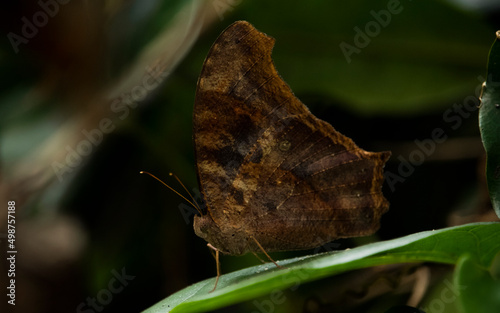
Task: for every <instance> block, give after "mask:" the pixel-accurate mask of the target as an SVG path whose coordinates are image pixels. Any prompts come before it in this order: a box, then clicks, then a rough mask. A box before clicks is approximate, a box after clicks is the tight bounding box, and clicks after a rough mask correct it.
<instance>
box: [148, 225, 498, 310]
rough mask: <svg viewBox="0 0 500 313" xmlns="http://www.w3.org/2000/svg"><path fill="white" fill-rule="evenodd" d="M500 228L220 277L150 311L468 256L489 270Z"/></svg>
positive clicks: (418, 237)
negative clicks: (374, 268)
mask: <svg viewBox="0 0 500 313" xmlns="http://www.w3.org/2000/svg"><path fill="white" fill-rule="evenodd" d="M499 232H500V223H477V224H469V225H466V226H458V227H451V228H446V229H441V230H436V231H425V232H421V233H416V234H412V235H409V236H406V237H402V238H398V239H394V240H388V241H383V242H377V243H373V244H368V245H365V246H362V247H358V248H354V249H349V250H344V251H340V252H335V253H325V254H318V255H310V256H306V257H300V258H293V259H288V260H283V261H279V262H278V263H279V264H280V265H282V266H284V267H286V268H285V269H278V268H276V267H275V266H274V265H272V264H263V265H258V266H254V267H250V268H246V269H243V270H239V271H236V272H233V273H228V274H225V275H222V276H221V277H220V280H219V284H218V286H217V289H216V290H215V291H214V292H212V293H210V290H211V289H212V288H213V286H214V283H215V278H211V279H207V280H204V281H201V282H199V283H196V284H194V285H191V286H189V287H187V288H185V289H183V290H181V291H179V292H177V293H175V294H173V295H171V296H170V297H168V298H166V299H164V300H162V301H160V302H159V303H157V304H156V305H154V306H152V307H151V308H149V309H147V310H146V311H145V312H146V313H153V312H206V311H210V310H214V309H217V308H221V307H225V306H228V305H231V304H235V303H238V302H242V301H246V300H250V299H253V298H256V297H258V296H262V295H266V294H271V296H276V297H278V295H279V294H278V293H279V290H283V289H287V288H295V287H297V286H298V285H299V284H302V283H305V282H309V281H313V280H317V279H321V278H324V277H327V276H332V275H336V274H339V273H342V272H345V271H349V270H354V269H360V268H366V267H370V266H376V265H383V264H393V263H409V262H438V263H446V264H455V263H456V262H458V260H459V258H460V256H462V255H464V254H469V255H471V257H474V259H475V262H476V263H477V264H479V265H481V266H484V267H489V266H490V264H491V262H492V260H493V258H494V257H495V255H496V254H497V253H498V251H500V240H498V233H499Z"/></svg>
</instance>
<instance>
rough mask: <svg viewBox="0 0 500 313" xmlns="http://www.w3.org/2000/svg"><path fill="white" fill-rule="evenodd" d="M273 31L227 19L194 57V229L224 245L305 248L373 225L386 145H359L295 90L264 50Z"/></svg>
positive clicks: (227, 248)
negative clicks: (197, 206) (197, 69)
mask: <svg viewBox="0 0 500 313" xmlns="http://www.w3.org/2000/svg"><path fill="white" fill-rule="evenodd" d="M273 45H274V39H273V38H271V37H268V36H266V35H265V34H263V33H261V32H259V31H257V30H256V29H255V28H254V27H253V26H252V25H250V24H249V23H247V22H244V21H240V22H236V23H234V24H233V25H231V26H230V27H228V28H227V29H226V30H225V31H224V32H223V33H222V34H221V35H220V37H219V38H218V39H217V41H216V42H215V43H214V45H213V46H212V49H211V50H210V52H209V54H208V56H207V58H206V60H205V63H204V65H203V69H202V72H201V74H200V78H199V80H198V89H197V92H196V100H195V106H194V115H193V131H194V144H195V150H196V158H197V166H198V178H199V183H200V186H201V189H202V194H203V196H204V199H205V201H206V207H207V212H206V214H204V215H203V216H201V217H199V216H197V217H195V221H194V229H195V232H196V234H197V235H198V236H200V237H202V238H204V239H205V240H206V241H208V242H209V243H210V244H212V245H213V246H214V247H215V248H217V249H219V250H220V251H222V252H225V253H228V254H235V255H238V254H244V253H246V252H249V251H255V252H260V249H259V248H258V246H257V245H256V243H255V241H254V240H253V239H252V237H254V238H255V239H256V240H257V241H258V242H259V243H260V244H261V245H262V246H263V248H264V249H265V250H266V251H280V250H296V249H308V248H314V247H317V246H319V245H322V244H324V243H327V242H329V241H332V240H334V239H335V238H340V237H354V236H364V235H369V234H372V233H373V232H375V231H376V230H377V229H378V228H379V221H380V217H381V215H382V214H383V213H384V212H386V211H387V209H388V207H389V203H388V202H387V200H386V199H385V198H384V196H383V195H382V192H381V185H382V182H383V166H384V164H385V162H386V161H387V159H388V158H389V156H390V153H389V152H380V153H374V152H367V151H364V150H362V149H360V148H359V147H357V146H356V145H355V144H354V142H353V141H352V140H351V139H349V138H347V137H345V136H343V135H342V134H340V133H339V132H337V131H336V130H335V129H334V128H333V127H332V126H331V125H330V124H328V123H326V122H324V121H322V120H319V119H318V118H316V117H315V116H314V115H312V114H311V112H309V110H308V109H307V107H306V106H305V105H304V104H302V103H301V102H300V100H299V99H297V98H296V97H295V96H294V94H293V93H292V91H291V90H290V88H289V87H288V85H287V84H286V83H285V82H284V81H283V80H282V79H281V77H280V76H279V75H278V73H277V71H276V69H275V68H274V65H273V62H272V60H271V50H272V48H273Z"/></svg>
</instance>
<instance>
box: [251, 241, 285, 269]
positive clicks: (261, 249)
mask: <svg viewBox="0 0 500 313" xmlns="http://www.w3.org/2000/svg"><path fill="white" fill-rule="evenodd" d="M251 237H252V239H253V241H255V243H256V244H257V246H258V247H259V249H260V251H262V252H263V253H264V254H265V255H266V256H267V258H268V259H269V261H271V262H273V263H274V265H276V267H277V268H283V266H281V265H278V263H276V261H275V260H273V258H271V256H270V255H269V254H267V252H266V250H264V248H263V247H262V245H261V244H260V243H259V242H258V241H257V239H255V237H254V236H251ZM252 253H253V254H254V255H255V256H256V257H257V258H258V259H259V260H261V261H262V262H263V260H262V259H261V258H260V257H258V256H257V254H255V252H253V251H252Z"/></svg>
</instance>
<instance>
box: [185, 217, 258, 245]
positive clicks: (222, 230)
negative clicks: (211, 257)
mask: <svg viewBox="0 0 500 313" xmlns="http://www.w3.org/2000/svg"><path fill="white" fill-rule="evenodd" d="M193 227H194V232H195V234H196V235H197V236H198V237H200V238H203V239H205V241H206V242H208V243H210V244H211V245H212V246H214V247H215V248H217V250H219V251H221V252H222V253H225V254H231V255H241V254H245V253H246V252H248V236H246V234H245V233H244V232H238V231H236V230H235V229H233V228H232V227H231V226H228V225H217V223H215V221H214V220H213V219H212V217H211V216H210V214H205V215H202V216H199V215H195V217H194V223H193Z"/></svg>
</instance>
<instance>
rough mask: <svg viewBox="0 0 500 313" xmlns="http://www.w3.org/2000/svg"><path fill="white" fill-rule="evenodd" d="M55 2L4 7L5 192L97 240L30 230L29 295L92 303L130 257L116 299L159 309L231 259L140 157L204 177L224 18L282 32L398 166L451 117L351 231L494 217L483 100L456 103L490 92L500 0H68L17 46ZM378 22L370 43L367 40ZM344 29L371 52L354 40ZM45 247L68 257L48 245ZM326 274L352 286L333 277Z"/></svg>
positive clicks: (288, 67) (1, 105)
mask: <svg viewBox="0 0 500 313" xmlns="http://www.w3.org/2000/svg"><path fill="white" fill-rule="evenodd" d="M49 2H50V1H47V2H44V3H49ZM50 3H58V2H50ZM52 9H53V10H54V7H52ZM43 10H44V9H43V8H42V7H41V6H40V4H39V3H38V2H33V1H19V2H9V3H6V4H4V10H3V11H0V13H1V14H2V16H1V17H2V25H1V30H2V34H3V38H4V40H3V41H2V42H1V43H0V66H1V68H2V70H1V75H2V88H1V90H0V162H1V163H0V169H1V178H2V181H1V182H2V185H1V186H2V187H1V188H2V189H1V196H2V199H3V198H7V199H8V200H11V199H14V200H16V201H17V202H19V204H20V205H19V215H18V216H19V219H20V220H19V223H20V225H23V224H24V223H25V225H28V222H30V223H29V225H33V224H36V223H41V222H42V221H43V222H44V223H45V222H47V223H49V225H51V224H50V223H52V222H54V221H58V219H57V218H59V217H61V216H64V217H68V216H69V217H71V218H72V219H73V220H74V221H76V222H75V224H68V225H67V227H68V228H67V229H68V231H69V233H70V234H73V235H75V236H77V235H78V236H77V237H78V238H84V239H82V240H84V242H85V245H84V247H85V248H84V249H80V250H78V251H77V252H74V254H71V257H69V256H68V255H69V254H65V251H68V250H70V249H69V248H67V246H66V245H64V244H67V245H69V246H72V247H77V246H79V245H77V244H76V243H74V244H72V242H71V240H70V238H73V237H72V236H68V235H60V234H59V233H52V232H51V230H53V229H55V227H47V228H43V229H44V230H43V231H41V230H39V229H40V228H36V227H31V226H30V227H26V228H24V230H23V232H22V233H23V234H25V236H24V238H25V239H23V237H22V236H21V237H20V239H19V241H20V244H21V243H23V242H24V243H28V242H34V243H37V244H38V245H39V246H43V247H45V249H40V250H36V249H35V250H32V249H30V248H28V245H27V244H25V245H24V246H25V247H26V248H25V250H24V253H26V254H28V252H30V253H32V254H29V255H31V256H33V257H30V260H33V261H31V262H28V261H26V262H27V263H25V264H24V265H19V266H20V267H19V268H18V271H19V273H23V276H22V277H21V278H19V281H18V284H19V285H18V286H19V288H20V290H21V289H22V288H23V286H31V287H30V288H29V291H26V292H22V293H19V299H18V300H19V306H18V307H17V308H18V309H19V310H20V312H52V313H53V312H67V311H68V310H69V311H73V310H76V309H77V307H78V306H79V305H80V304H81V303H84V304H85V303H86V299H87V297H96V296H97V295H99V294H100V292H101V291H102V290H106V288H108V287H107V285H108V283H109V281H110V280H111V279H112V278H113V274H112V270H116V271H120V270H121V269H122V268H124V267H125V268H126V271H127V273H130V275H133V276H135V278H134V279H133V280H132V281H131V282H130V284H129V285H127V286H126V287H125V288H124V289H123V290H122V291H121V292H120V293H117V294H113V299H112V301H110V302H109V303H107V304H106V305H105V306H104V309H105V310H107V311H109V312H112V311H120V312H121V311H139V310H143V309H146V308H147V307H149V306H151V305H152V304H153V303H156V302H158V301H159V300H160V299H163V298H165V297H166V296H167V295H169V294H172V293H173V292H175V291H177V290H180V289H182V288H184V287H185V286H187V285H189V284H192V283H195V282H198V281H201V280H202V279H204V278H207V277H212V276H214V274H215V262H214V260H213V259H212V257H211V256H210V253H209V251H208V249H207V248H206V247H205V243H204V242H203V240H201V239H199V238H197V237H196V236H195V235H194V233H193V230H192V226H191V222H192V216H191V214H189V212H186V211H183V210H182V209H181V204H182V203H183V201H182V200H181V199H180V198H179V197H177V196H176V195H174V194H172V193H171V192H170V191H169V190H167V189H166V188H164V187H163V186H161V185H160V184H158V183H157V182H156V181H154V180H152V179H151V178H150V177H146V176H141V175H139V174H138V173H139V171H140V170H147V171H150V172H152V173H154V174H156V175H157V176H159V177H160V178H162V179H164V180H165V181H166V182H167V183H168V184H170V185H172V186H174V187H175V188H176V189H178V190H182V189H181V187H179V186H177V184H176V182H175V181H173V180H170V179H169V176H168V173H169V172H170V171H173V172H175V173H176V174H177V175H178V176H179V177H180V178H181V179H182V181H183V182H184V183H185V185H186V186H187V187H188V189H189V190H190V191H194V192H195V193H196V190H197V183H196V173H195V160H194V155H193V147H192V142H191V114H192V105H193V102H194V92H195V88H196V81H197V77H198V74H199V72H200V70H201V66H202V63H203V60H204V58H205V56H206V53H207V52H208V50H209V48H210V45H211V44H212V43H213V42H214V40H215V39H216V38H217V36H218V34H219V33H220V32H221V31H222V30H223V29H224V28H225V27H227V26H228V25H230V24H231V23H232V22H233V21H235V20H240V19H245V20H248V21H249V22H251V23H252V24H254V25H255V26H256V27H257V29H259V30H260V31H263V32H265V33H267V34H268V35H270V36H272V37H274V38H275V39H276V45H275V49H274V51H273V59H274V61H275V64H276V67H277V70H278V72H279V73H280V74H281V75H282V76H283V78H284V80H285V81H286V82H288V83H289V84H290V86H291V88H292V90H293V91H294V92H295V94H296V95H297V96H298V97H299V98H300V99H301V100H303V102H304V103H305V104H306V105H308V106H309V107H310V108H311V110H312V111H313V113H314V114H316V115H317V116H318V117H320V118H322V119H324V120H326V121H328V122H330V123H332V125H333V126H334V127H335V128H336V129H337V130H339V131H341V132H342V133H344V134H345V135H347V136H349V137H351V138H353V140H354V141H355V142H356V143H358V144H359V145H360V146H361V147H363V148H365V149H367V150H372V151H382V150H392V151H393V158H392V159H391V161H390V162H389V164H388V165H387V171H391V172H394V173H398V167H399V166H400V164H401V161H400V159H399V157H403V158H406V159H408V156H409V155H410V153H411V152H412V151H414V150H415V149H416V148H417V147H416V146H415V143H414V140H415V139H426V138H429V137H430V134H431V132H432V130H433V129H435V128H441V129H443V130H444V131H445V132H446V134H447V135H448V138H449V139H448V140H447V141H446V142H445V143H443V144H440V145H438V146H437V147H436V151H435V152H434V153H433V154H432V155H428V156H426V158H425V160H423V162H422V164H419V165H418V166H415V169H414V172H413V173H412V174H411V175H409V176H407V177H404V181H403V182H401V183H399V184H398V185H397V188H396V189H395V190H389V189H387V188H386V194H387V198H388V199H389V200H390V202H391V209H390V212H389V213H387V214H386V215H385V216H384V218H383V220H382V228H381V230H380V231H379V233H378V236H377V237H372V238H368V239H353V240H342V241H339V242H338V245H339V249H346V248H348V247H353V246H356V245H358V244H360V243H363V242H366V241H375V240H378V239H391V238H396V237H401V236H404V235H408V234H412V233H415V232H419V231H423V230H429V229H434V228H442V227H445V226H450V225H456V224H462V223H465V222H471V221H479V220H487V219H488V218H489V219H491V216H490V215H488V214H489V213H488V212H491V207H490V204H489V200H488V198H487V196H486V193H485V183H484V182H485V180H484V177H483V176H482V173H483V172H482V171H481V170H483V169H484V166H483V164H482V163H481V162H483V151H482V150H481V149H480V148H478V145H477V143H479V146H480V141H479V133H478V127H477V119H476V115H475V114H476V112H475V111H471V112H467V113H469V115H468V116H463V117H462V118H461V120H460V125H459V126H460V127H458V128H456V129H455V128H452V127H450V124H449V123H447V122H446V121H445V120H444V119H443V113H444V112H446V111H447V110H449V109H450V108H451V109H452V108H453V105H454V104H458V105H462V104H463V101H464V99H465V98H466V97H468V96H476V90H477V87H478V85H479V84H480V79H482V78H479V79H478V77H479V76H484V75H485V74H486V72H485V69H484V63H485V58H486V56H487V53H488V49H489V46H490V44H491V40H492V34H494V31H495V28H497V27H499V25H498V24H496V23H497V22H496V21H497V19H495V17H496V16H497V15H496V14H498V11H494V10H493V9H490V10H484V11H475V12H472V11H467V10H465V9H461V8H458V7H454V6H453V5H451V4H450V3H448V2H444V1H418V2H417V1H378V0H377V1H367V0H366V1H358V2H355V3H344V2H342V3H340V2H333V1H308V2H307V3H306V2H298V1H263V0H252V1H230V0H208V1H199V0H194V1H190V0H171V1H154V0H153V1H142V2H140V1H132V2H130V1H129V2H124V1H104V2H102V1H85V2H68V3H66V4H59V3H58V10H57V13H55V14H54V16H51V17H50V18H48V19H47V22H46V23H44V25H43V26H41V27H37V33H36V35H34V36H33V37H31V38H27V43H21V44H19V45H18V47H17V48H18V49H19V51H18V52H17V53H16V52H15V49H14V47H13V45H12V41H11V40H10V39H9V38H11V37H12V36H10V37H9V34H12V33H15V34H17V35H19V36H22V35H23V32H22V30H23V25H25V24H26V23H25V19H23V17H26V19H27V20H28V21H31V22H33V17H34V16H35V15H36V14H39V13H38V12H41V11H43ZM381 10H385V11H387V12H391V11H392V12H397V13H391V14H390V15H384V13H381ZM373 12H375V13H373ZM375 16H377V17H375ZM389 16H390V17H389ZM389 18H390V22H387V23H386V22H384V21H388V19H389ZM378 19H379V20H378ZM380 20H381V21H382V22H380ZM39 23H40V22H39ZM370 23H371V24H370ZM376 23H378V24H379V26H378V28H377V26H376ZM383 24H387V25H383ZM35 26H36V25H35ZM367 27H368V29H367ZM357 29H359V31H358V30H357ZM361 32H363V33H365V34H366V35H365V36H368V37H367V38H368V39H366V41H369V43H368V44H366V46H363V45H359V43H360V42H362V41H363V40H362V38H361V37H363V36H362V35H360V33H361ZM368 32H369V33H370V34H372V35H369V34H367V33H368ZM356 36H358V37H356ZM356 38H358V39H356ZM356 42H358V46H359V47H358V46H356ZM342 43H346V44H348V45H350V46H352V47H354V48H356V49H358V50H359V53H358V52H356V53H353V54H350V55H349V56H348V58H346V55H345V53H344V52H343V51H342V48H341V45H342ZM344 47H345V45H344ZM356 51H357V50H356ZM181 60H182V61H181ZM148 68H159V69H161V73H163V74H168V76H167V77H166V78H165V79H164V80H163V81H162V84H161V85H159V86H158V87H157V88H154V89H151V90H147V93H146V95H145V96H144V97H140V101H139V100H138V101H133V102H132V103H131V104H130V105H128V109H129V115H128V116H127V117H126V118H124V119H121V118H120V114H118V113H117V112H114V111H113V110H112V105H113V103H114V102H115V101H119V102H120V103H124V101H125V100H124V99H125V96H126V95H130V94H132V93H133V91H134V90H135V89H134V88H136V87H137V86H142V85H143V79H144V77H146V76H147V75H149V74H148ZM455 113H456V112H455ZM456 114H458V113H456ZM103 119H109V120H111V121H112V125H113V126H114V128H113V130H112V131H111V132H110V133H106V134H103V135H102V141H101V142H100V143H99V144H97V145H92V146H91V150H92V151H91V153H89V154H88V155H83V156H81V161H80V162H79V164H78V165H76V166H74V167H71V171H67V172H64V173H59V174H61V175H59V176H58V175H57V173H56V170H55V169H54V167H53V166H52V165H53V164H54V162H56V161H57V162H59V163H62V164H66V163H65V162H66V158H67V157H68V155H69V152H68V147H69V149H73V150H77V149H78V147H79V145H80V147H83V146H81V145H82V142H84V141H85V140H88V139H87V138H86V137H85V136H84V135H82V131H83V130H86V131H92V130H95V129H98V127H99V122H100V121H102V120H103ZM77 163H78V162H77ZM478 173H479V174H478ZM60 177H61V179H60ZM7 199H6V200H7ZM21 204H22V205H21ZM186 221H187V222H186ZM0 223H1V224H0V229H1V227H4V226H3V225H5V222H3V220H2V219H0ZM54 223H55V222H54ZM75 225H78V226H75ZM20 227H22V226H20ZM65 240H66V241H65ZM65 247H66V248H65ZM52 248H54V249H55V248H58V250H54V249H52ZM4 251H5V250H4ZM53 251H57V252H53ZM322 251H324V250H322ZM313 252H317V251H306V252H300V253H278V254H273V257H274V258H276V259H281V258H288V257H293V256H296V255H304V254H311V253H313ZM62 256H67V257H65V258H63V257H62ZM45 259H46V260H51V261H50V262H49V261H47V262H45V263H43V262H41V261H34V260H45ZM0 262H4V260H2V261H0ZM256 263H257V261H256V260H255V258H254V257H253V256H252V255H250V256H244V257H240V258H236V257H223V258H222V270H223V272H225V273H228V272H231V271H234V270H238V269H241V268H244V267H247V266H251V265H255V264H256ZM20 264H21V263H20ZM2 265H3V264H2ZM441 270H442V269H441V268H439V271H441ZM443 271H446V270H443ZM23 277H24V279H23ZM5 278H6V277H5V275H2V276H1V277H0V281H2V279H5ZM319 284H323V285H322V287H324V290H332V288H333V291H332V293H333V292H334V291H335V288H334V286H335V285H332V284H331V281H329V280H325V281H324V282H323V283H321V282H319ZM69 286H71V288H69ZM332 286H333V287H332ZM26 288H28V287H26ZM306 289H307V288H306ZM296 292H297V293H301V294H306V293H307V290H304V289H299V290H297V291H296ZM299 298H300V297H297V299H299ZM31 299H44V300H37V301H34V300H31ZM61 299H64V300H61ZM300 299H302V298H300ZM398 299H399V300H400V301H404V299H401V298H398ZM369 303H370V305H373V307H376V303H377V301H376V300H373V301H370V302H369ZM4 304H5V303H2V304H1V305H4ZM247 305H248V304H247ZM302 305H303V304H298V303H288V304H287V305H284V307H287V308H289V307H291V308H295V309H297V310H300V309H302ZM304 305H305V304H304ZM243 307H245V304H244V306H243ZM250 307H251V305H250ZM231 309H235V308H231ZM236 309H237V308H236ZM0 310H2V307H1V306H0Z"/></svg>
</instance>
